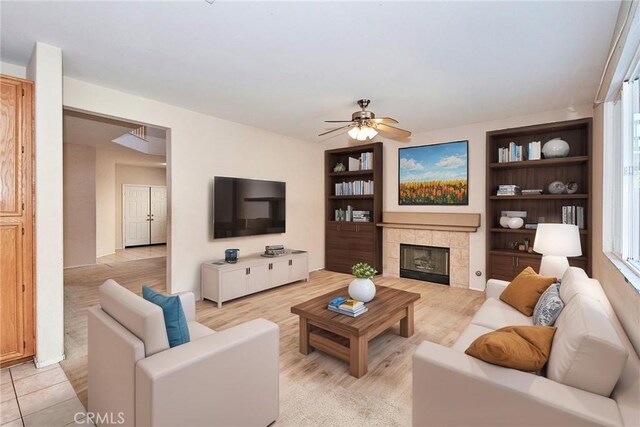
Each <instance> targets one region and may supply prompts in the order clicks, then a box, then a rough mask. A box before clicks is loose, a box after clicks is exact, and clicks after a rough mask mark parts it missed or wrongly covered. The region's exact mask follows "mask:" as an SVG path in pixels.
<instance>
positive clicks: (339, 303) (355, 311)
mask: <svg viewBox="0 0 640 427" xmlns="http://www.w3.org/2000/svg"><path fill="white" fill-rule="evenodd" d="M327 308H328V309H329V310H331V311H335V312H336V313H340V314H344V315H346V316H351V317H358V316H360V315H361V314H364V313H366V312H367V311H369V309H368V308H367V307H365V305H364V303H363V302H362V301H356V300H353V299H347V298H345V297H337V298H334V299H332V300H331V301H329V305H327Z"/></svg>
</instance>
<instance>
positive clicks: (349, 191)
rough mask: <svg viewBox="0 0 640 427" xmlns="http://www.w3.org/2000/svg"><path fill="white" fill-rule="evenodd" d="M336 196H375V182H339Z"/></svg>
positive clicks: (336, 187)
mask: <svg viewBox="0 0 640 427" xmlns="http://www.w3.org/2000/svg"><path fill="white" fill-rule="evenodd" d="M335 190H336V196H363V195H370V194H373V181H371V180H369V181H351V182H338V183H336V185H335Z"/></svg>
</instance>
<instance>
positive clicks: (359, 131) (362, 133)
mask: <svg viewBox="0 0 640 427" xmlns="http://www.w3.org/2000/svg"><path fill="white" fill-rule="evenodd" d="M347 133H348V134H349V136H350V137H351V138H353V139H356V140H358V141H366V140H367V139H371V138H373V137H374V136H376V135H377V134H378V131H377V130H375V129H374V128H372V127H369V126H356V127H353V128H351V129H350V130H349V132H347Z"/></svg>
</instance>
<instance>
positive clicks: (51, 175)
mask: <svg viewBox="0 0 640 427" xmlns="http://www.w3.org/2000/svg"><path fill="white" fill-rule="evenodd" d="M27 76H28V78H29V79H31V80H33V81H35V140H36V141H35V158H36V161H35V163H36V167H35V182H36V188H35V193H36V242H35V247H36V266H35V270H36V271H35V277H36V360H35V361H36V365H37V366H38V367H40V366H46V365H50V364H52V363H56V362H59V361H60V360H62V359H64V308H63V304H64V293H63V292H64V288H63V261H62V254H63V249H64V248H63V232H62V230H63V218H62V189H63V186H62V51H61V50H60V49H59V48H57V47H53V46H49V45H47V44H44V43H36V45H35V47H34V49H33V53H32V54H31V59H30V60H29V65H28V66H27Z"/></svg>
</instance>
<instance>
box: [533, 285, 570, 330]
mask: <svg viewBox="0 0 640 427" xmlns="http://www.w3.org/2000/svg"><path fill="white" fill-rule="evenodd" d="M559 292H560V290H559V285H558V284H557V283H556V284H553V285H551V286H549V287H548V288H547V290H546V291H544V292H543V293H542V295H541V296H540V299H539V300H538V303H537V304H536V307H535V308H534V309H533V324H534V325H536V326H553V324H554V323H555V322H556V319H557V318H558V316H559V315H560V312H561V311H562V309H563V308H564V303H563V302H562V299H561V298H560V294H559Z"/></svg>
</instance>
